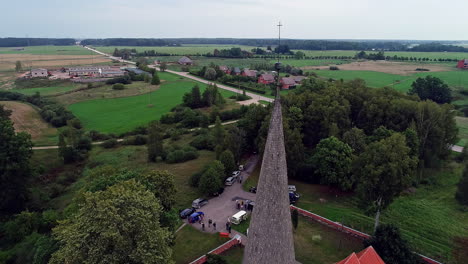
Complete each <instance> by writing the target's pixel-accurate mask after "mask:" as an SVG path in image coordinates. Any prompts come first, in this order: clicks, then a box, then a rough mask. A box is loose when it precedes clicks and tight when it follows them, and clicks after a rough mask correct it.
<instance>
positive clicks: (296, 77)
mask: <svg viewBox="0 0 468 264" xmlns="http://www.w3.org/2000/svg"><path fill="white" fill-rule="evenodd" d="M291 78H293V79H294V81H295V82H296V83H297V84H301V83H302V80H304V79H305V78H306V77H304V76H292V77H291Z"/></svg>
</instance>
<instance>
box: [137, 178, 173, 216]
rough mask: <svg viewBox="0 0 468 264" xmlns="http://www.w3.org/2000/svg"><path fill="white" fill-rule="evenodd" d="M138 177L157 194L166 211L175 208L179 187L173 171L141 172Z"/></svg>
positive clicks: (147, 187) (138, 179) (139, 180)
mask: <svg viewBox="0 0 468 264" xmlns="http://www.w3.org/2000/svg"><path fill="white" fill-rule="evenodd" d="M136 179H137V181H138V182H140V183H141V184H143V185H144V186H145V187H146V189H148V190H149V191H150V192H152V193H153V194H154V195H155V196H156V198H157V199H158V200H159V201H160V202H161V205H162V206H163V209H164V210H165V211H169V210H171V209H172V208H173V206H174V204H175V199H176V193H177V189H176V187H175V182H174V175H173V174H172V173H169V172H168V171H150V172H147V173H142V174H139V175H138V176H137V177H136Z"/></svg>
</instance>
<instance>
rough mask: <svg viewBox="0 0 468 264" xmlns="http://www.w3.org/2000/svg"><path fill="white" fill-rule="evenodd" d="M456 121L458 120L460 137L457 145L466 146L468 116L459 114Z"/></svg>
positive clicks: (467, 141)
mask: <svg viewBox="0 0 468 264" xmlns="http://www.w3.org/2000/svg"><path fill="white" fill-rule="evenodd" d="M467 104H468V102H467ZM455 121H456V122H457V127H458V137H459V138H460V141H458V143H457V145H458V146H462V147H464V146H465V145H466V144H467V143H468V118H467V117H461V116H457V117H455Z"/></svg>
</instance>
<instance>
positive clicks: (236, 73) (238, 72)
mask: <svg viewBox="0 0 468 264" xmlns="http://www.w3.org/2000/svg"><path fill="white" fill-rule="evenodd" d="M231 74H232V75H240V74H241V70H240V69H239V67H235V68H234V70H232V72H231Z"/></svg>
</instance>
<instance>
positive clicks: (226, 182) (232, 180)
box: [224, 177, 236, 186]
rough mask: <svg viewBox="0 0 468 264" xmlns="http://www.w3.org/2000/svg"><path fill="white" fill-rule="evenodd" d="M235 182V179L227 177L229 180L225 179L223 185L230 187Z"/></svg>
mask: <svg viewBox="0 0 468 264" xmlns="http://www.w3.org/2000/svg"><path fill="white" fill-rule="evenodd" d="M235 181H236V179H234V178H233V177H229V178H227V179H226V181H225V182H224V184H225V185H227V186H231V185H233V184H234V182H235Z"/></svg>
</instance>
